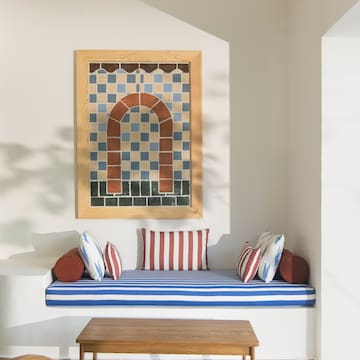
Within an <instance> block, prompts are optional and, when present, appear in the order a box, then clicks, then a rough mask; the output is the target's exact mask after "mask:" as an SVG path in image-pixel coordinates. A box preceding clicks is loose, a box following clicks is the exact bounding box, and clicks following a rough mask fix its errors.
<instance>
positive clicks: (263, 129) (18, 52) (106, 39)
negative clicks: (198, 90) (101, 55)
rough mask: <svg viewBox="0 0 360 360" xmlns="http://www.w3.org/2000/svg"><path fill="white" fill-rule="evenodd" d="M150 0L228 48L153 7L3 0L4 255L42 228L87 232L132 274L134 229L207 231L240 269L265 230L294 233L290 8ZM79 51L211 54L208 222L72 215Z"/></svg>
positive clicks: (23, 246)
mask: <svg viewBox="0 0 360 360" xmlns="http://www.w3.org/2000/svg"><path fill="white" fill-rule="evenodd" d="M146 2H147V3H150V4H151V3H157V4H156V5H158V6H159V7H160V8H162V9H163V10H166V11H168V12H170V11H169V8H170V10H171V8H173V9H172V10H173V14H172V15H176V17H178V18H180V19H183V20H185V21H188V22H190V23H192V24H193V25H195V26H197V27H200V28H202V29H204V30H206V31H209V32H211V33H213V34H215V35H217V36H220V37H222V38H223V39H224V40H226V41H224V40H220V39H219V38H216V37H214V36H212V35H209V34H208V33H206V32H203V31H201V30H199V29H196V28H195V27H193V26H190V25H187V24H185V23H183V22H181V21H179V20H177V19H176V18H175V17H171V16H169V15H166V14H165V13H162V12H159V11H157V10H155V9H154V8H151V7H148V6H147V5H146V4H144V3H145V1H144V3H140V2H137V1H121V2H119V1H110V0H108V1H106V2H103V1H101V2H100V1H95V0H92V1H90V2H89V1H81V0H77V1H61V2H56V1H40V0H31V1H20V0H18V1H4V0H3V1H1V3H0V4H1V8H2V9H1V10H2V11H1V15H0V16H1V22H0V23H1V25H0V27H1V28H0V30H1V37H2V41H1V45H0V46H1V54H2V55H1V57H0V61H1V63H2V64H5V65H6V66H2V67H1V70H0V71H1V76H2V79H4V81H3V82H2V85H0V86H1V88H0V89H1V101H2V104H6V106H2V107H1V110H0V116H1V117H0V119H1V123H2V124H3V123H6V127H5V126H3V129H4V131H2V132H1V134H0V141H1V144H2V148H3V149H4V151H3V154H2V156H1V169H2V172H1V175H0V176H1V184H2V186H1V187H0V189H1V190H0V191H1V192H2V193H3V202H2V205H1V212H2V214H1V218H2V220H1V226H0V236H1V253H0V254H1V255H0V256H1V257H3V258H6V257H8V256H14V255H15V254H18V253H22V252H24V251H32V249H33V247H34V245H33V243H34V242H35V243H36V242H37V240H38V238H39V236H40V237H41V239H42V240H43V238H44V236H43V235H42V233H53V232H61V231H64V230H73V229H74V230H78V231H81V230H83V229H84V228H88V229H89V230H90V231H92V232H93V233H94V234H95V235H96V236H97V237H98V238H99V240H100V241H101V242H102V243H104V242H105V241H106V240H112V241H114V242H115V243H117V244H118V245H119V247H120V250H121V251H122V253H123V255H124V256H123V257H124V259H125V266H126V267H133V266H134V264H135V257H136V252H137V245H136V240H135V230H136V228H138V227H140V226H142V225H149V226H153V227H157V228H169V227H183V226H189V227H190V226H191V227H193V226H203V225H205V226H210V227H211V234H212V236H211V245H213V246H212V247H211V248H210V263H211V264H212V266H213V267H224V266H226V267H232V266H234V265H235V263H236V261H237V256H238V252H239V250H240V248H241V244H242V243H243V242H244V241H246V240H250V241H255V240H256V238H257V236H258V235H259V233H260V232H262V231H263V230H264V229H268V230H270V231H274V232H286V226H287V221H286V206H285V205H286V194H285V193H284V191H283V190H284V188H285V187H286V186H285V184H286V176H285V175H286V167H287V166H286V161H285V160H286V143H285V141H284V139H285V130H286V127H285V122H286V117H285V111H286V101H284V98H285V97H286V93H287V90H286V86H285V85H286V73H284V67H286V63H287V55H286V54H287V48H286V46H287V34H288V22H287V12H288V7H287V6H285V5H286V4H287V1H285V0H273V1H271V2H269V1H263V0H256V1H253V0H251V1H250V0H247V1H235V0H231V1H227V2H224V3H221V6H219V2H218V1H217V0H210V1H204V0H199V1H196V2H193V1H189V0H185V1H184V2H181V4H179V3H177V2H172V1H167V0H166V1H146ZM204 8H206V16H204ZM189 9H191V11H190V10H189ZM134 19H136V21H134ZM134 29H136V31H135V32H132V33H131V36H129V35H128V34H129V31H131V30H134ZM164 29H166V31H164ZM141 30H144V31H145V33H146V37H144V36H143V33H142V32H141ZM149 39H151V41H149ZM227 42H229V43H230V65H231V79H230V89H231V97H230V100H231V109H230V110H231V122H230V127H231V132H230V134H229V128H228V121H229V114H228V100H229V88H228V62H229V58H228V51H229V47H228V44H227ZM80 48H82V49H86V48H118V49H125V48H142V49H147V48H148V49H154V48H159V49H166V48H174V49H181V48H185V49H188V48H196V49H197V48H201V49H202V50H203V55H204V56H203V57H204V61H203V66H204V73H203V85H204V99H203V100H204V102H203V110H204V185H205V186H204V199H205V204H204V205H205V212H204V218H203V219H202V220H198V221H196V220H192V221H182V220H180V221H151V220H149V221H137V220H132V221H129V220H121V219H119V220H94V221H83V220H81V221H80V220H76V219H75V217H74V158H73V147H74V145H73V141H74V131H73V84H72V79H73V54H72V51H73V50H74V49H80ZM25 62H26V64H27V65H26V67H25V66H24V63H25ZM54 66H57V71H53V70H52V69H53V67H54ZM29 69H30V70H29ZM43 69H45V70H46V73H47V74H48V75H47V76H42V75H40V74H41V71H42V70H43ZM54 83H56V86H54ZM5 84H6V86H4V85H5ZM25 84H26V85H25ZM14 108H16V109H17V111H16V114H15V113H14ZM15 118H16V119H18V120H17V121H15V120H14V119H15ZM9 119H11V121H10V120H9ZM19 119H21V120H19ZM20 121H21V122H20ZM229 146H230V153H231V158H230V159H229ZM229 161H230V162H231V163H230V165H231V175H230V178H229ZM229 191H230V195H229ZM230 199H231V200H230ZM29 209H30V210H29ZM119 234H121V237H120V235H119ZM52 237H55V238H58V237H59V234H53V236H52ZM50 241H51V240H50ZM35 246H36V245H35ZM58 252H60V250H59V251H58Z"/></svg>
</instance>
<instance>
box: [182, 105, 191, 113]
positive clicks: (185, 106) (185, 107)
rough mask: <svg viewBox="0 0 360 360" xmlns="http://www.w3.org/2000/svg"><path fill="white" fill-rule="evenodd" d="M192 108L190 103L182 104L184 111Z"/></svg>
mask: <svg viewBox="0 0 360 360" xmlns="http://www.w3.org/2000/svg"><path fill="white" fill-rule="evenodd" d="M189 110H190V104H189V103H183V104H182V111H189Z"/></svg>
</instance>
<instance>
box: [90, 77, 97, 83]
mask: <svg viewBox="0 0 360 360" xmlns="http://www.w3.org/2000/svg"><path fill="white" fill-rule="evenodd" d="M89 83H90V84H96V75H90V76H89Z"/></svg>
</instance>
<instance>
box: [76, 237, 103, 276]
mask: <svg viewBox="0 0 360 360" xmlns="http://www.w3.org/2000/svg"><path fill="white" fill-rule="evenodd" d="M79 252H80V256H81V258H82V259H83V261H84V264H85V268H86V270H87V271H88V272H89V275H90V277H91V278H92V279H94V280H96V281H100V280H101V279H102V278H103V277H104V274H105V266H104V260H103V256H102V251H101V248H100V246H99V244H98V243H97V241H96V240H95V238H94V237H93V236H92V235H90V234H89V232H87V231H84V232H83V233H82V234H81V235H80V245H79Z"/></svg>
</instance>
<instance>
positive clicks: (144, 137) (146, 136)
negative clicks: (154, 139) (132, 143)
mask: <svg viewBox="0 0 360 360" xmlns="http://www.w3.org/2000/svg"><path fill="white" fill-rule="evenodd" d="M140 140H141V141H149V133H141V134H140Z"/></svg>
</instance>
